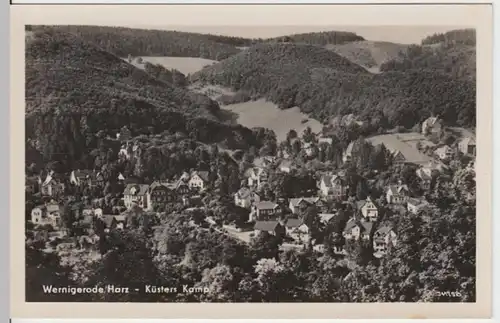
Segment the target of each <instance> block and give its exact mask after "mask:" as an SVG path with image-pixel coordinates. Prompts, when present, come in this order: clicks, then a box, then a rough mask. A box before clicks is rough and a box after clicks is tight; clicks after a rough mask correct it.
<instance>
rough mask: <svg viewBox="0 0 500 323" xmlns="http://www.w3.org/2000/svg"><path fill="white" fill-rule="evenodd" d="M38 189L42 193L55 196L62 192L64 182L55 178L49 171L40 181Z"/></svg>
mask: <svg viewBox="0 0 500 323" xmlns="http://www.w3.org/2000/svg"><path fill="white" fill-rule="evenodd" d="M40 191H41V193H42V195H46V196H55V195H58V194H61V193H63V192H64V183H62V182H61V181H59V180H57V179H56V178H55V176H54V172H53V171H51V172H50V173H48V174H47V177H46V178H45V180H44V181H43V182H42V184H41V187H40Z"/></svg>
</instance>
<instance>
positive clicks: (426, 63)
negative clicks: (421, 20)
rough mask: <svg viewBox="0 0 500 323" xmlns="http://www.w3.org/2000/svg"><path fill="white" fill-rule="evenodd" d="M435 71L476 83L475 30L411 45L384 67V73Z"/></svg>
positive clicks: (442, 35)
mask: <svg viewBox="0 0 500 323" xmlns="http://www.w3.org/2000/svg"><path fill="white" fill-rule="evenodd" d="M411 69H415V70H424V69H429V70H434V71H439V72H441V73H445V74H447V75H449V76H451V77H453V78H461V79H467V80H471V81H473V82H475V80H476V33H475V30H474V29H463V30H452V31H449V32H447V33H442V34H434V35H432V36H429V37H426V38H425V39H423V40H422V45H411V46H409V47H408V48H407V49H406V50H405V51H403V52H402V53H401V55H399V56H398V57H396V58H394V59H393V60H391V61H388V62H386V63H385V64H383V65H382V66H381V70H382V71H406V70H411Z"/></svg>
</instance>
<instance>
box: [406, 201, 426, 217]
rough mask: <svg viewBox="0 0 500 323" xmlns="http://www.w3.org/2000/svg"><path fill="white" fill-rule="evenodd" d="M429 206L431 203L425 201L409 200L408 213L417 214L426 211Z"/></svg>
mask: <svg viewBox="0 0 500 323" xmlns="http://www.w3.org/2000/svg"><path fill="white" fill-rule="evenodd" d="M428 206H429V202H427V201H426V200H424V199H416V198H409V199H408V207H407V209H408V211H409V212H411V213H413V214H417V213H418V212H420V211H422V210H424V209H426V208H427V207H428Z"/></svg>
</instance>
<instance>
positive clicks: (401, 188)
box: [387, 185, 408, 195]
mask: <svg viewBox="0 0 500 323" xmlns="http://www.w3.org/2000/svg"><path fill="white" fill-rule="evenodd" d="M387 190H388V191H389V192H390V193H391V194H393V195H398V194H401V193H403V192H405V191H406V192H408V186H407V185H389V187H388V189H387Z"/></svg>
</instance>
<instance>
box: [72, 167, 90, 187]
mask: <svg viewBox="0 0 500 323" xmlns="http://www.w3.org/2000/svg"><path fill="white" fill-rule="evenodd" d="M91 175H92V172H91V171H89V170H85V169H84V170H80V169H78V170H74V171H72V172H71V174H70V176H69V182H70V183H71V184H73V185H76V186H90V183H91Z"/></svg>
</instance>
